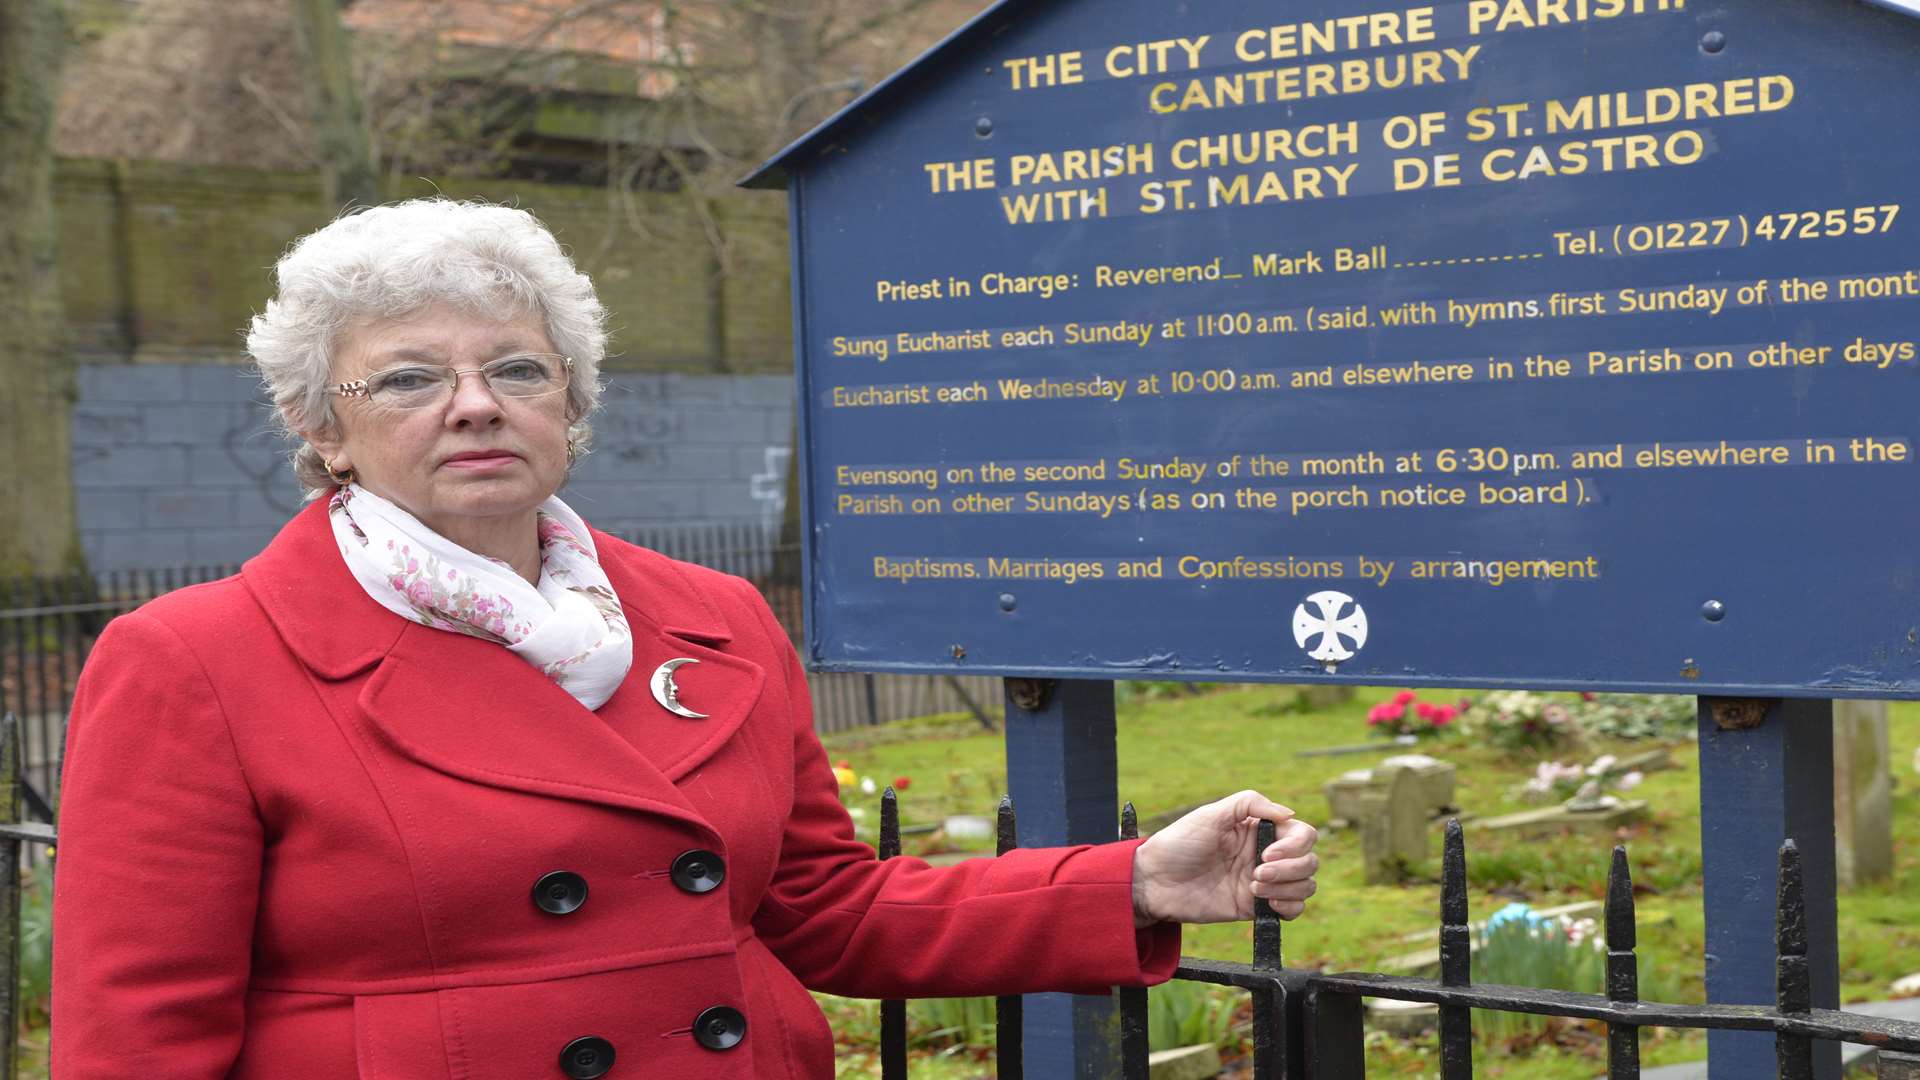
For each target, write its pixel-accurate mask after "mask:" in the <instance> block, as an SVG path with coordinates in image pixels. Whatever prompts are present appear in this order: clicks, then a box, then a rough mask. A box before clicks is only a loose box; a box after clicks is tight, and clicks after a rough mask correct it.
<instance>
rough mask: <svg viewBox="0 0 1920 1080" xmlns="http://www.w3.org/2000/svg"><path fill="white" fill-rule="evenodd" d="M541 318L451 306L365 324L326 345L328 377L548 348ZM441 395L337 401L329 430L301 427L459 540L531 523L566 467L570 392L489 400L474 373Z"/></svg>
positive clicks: (338, 463) (336, 460)
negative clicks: (408, 404) (388, 401)
mask: <svg viewBox="0 0 1920 1080" xmlns="http://www.w3.org/2000/svg"><path fill="white" fill-rule="evenodd" d="M554 351H555V349H554V346H553V342H552V341H550V340H549V339H548V338H547V332H546V328H545V326H544V324H543V323H542V322H541V320H540V319H539V318H538V317H537V316H520V317H516V318H512V319H506V320H501V321H495V320H492V319H489V318H487V317H486V316H484V315H477V314H474V313H471V312H468V311H465V310H462V309H460V308H456V307H453V306H450V305H432V306H429V307H426V308H423V309H421V310H420V311H419V312H416V313H415V314H413V315H410V316H407V317H406V318H402V319H381V320H376V321H373V322H368V323H362V324H360V325H358V326H355V327H353V328H352V329H350V330H349V331H348V332H347V333H345V334H344V335H343V336H342V338H341V340H340V342H339V346H338V348H336V349H335V351H334V359H333V374H332V378H331V380H330V381H331V382H332V383H341V382H346V381H349V380H353V379H363V378H366V377H367V376H369V375H372V374H373V373H375V372H378V371H384V370H386V369H388V368H393V367H401V366H439V367H446V368H455V369H468V368H478V367H480V366H481V365H483V364H485V363H487V362H489V361H491V360H498V359H499V358H501V357H503V356H508V355H511V354H514V353H527V352H533V353H552V352H554ZM458 380H459V381H458V384H457V385H456V386H455V388H454V391H453V394H452V396H451V397H449V398H447V399H446V400H444V401H442V402H440V403H438V404H436V405H429V406H425V407H421V408H412V409H400V408H395V407H392V406H391V405H383V404H382V403H381V400H380V397H379V395H375V396H374V397H373V398H347V397H336V398H335V399H334V416H335V418H336V426H337V431H336V432H335V433H334V435H333V436H332V437H321V436H316V435H314V434H312V433H308V434H307V441H308V442H310V443H312V444H313V446H314V448H315V449H316V450H319V451H320V454H321V456H322V457H324V458H325V459H326V460H327V461H328V462H329V463H331V465H332V467H333V468H334V469H335V470H336V471H340V472H344V471H346V470H348V469H351V470H353V473H354V478H355V479H356V480H357V481H358V482H359V483H360V485H361V486H362V487H365V488H366V489H368V490H369V491H372V492H373V493H374V494H376V495H379V496H381V497H383V498H385V499H387V500H389V501H391V502H393V503H395V504H397V505H399V506H400V507H401V508H402V509H404V510H406V511H407V512H408V513H410V514H412V515H413V516H414V517H416V518H418V519H420V521H421V522H422V523H423V524H425V525H426V526H427V527H428V528H430V529H433V530H434V531H435V532H438V533H440V534H441V535H443V536H447V537H449V538H452V539H455V540H465V539H467V538H477V537H478V536H480V535H483V534H485V533H487V532H489V531H491V530H496V529H502V528H516V527H520V526H522V525H525V524H528V523H530V521H531V518H532V512H533V509H534V508H535V507H537V506H539V505H540V503H542V502H544V501H545V500H546V498H547V497H548V496H550V495H552V494H553V493H554V492H555V491H557V490H559V488H560V484H561V482H562V481H564V480H565V479H566V474H567V426H568V422H569V417H568V404H567V399H568V397H569V395H568V394H567V393H566V392H565V391H562V392H560V393H554V394H548V395H546V396H543V397H533V398H515V397H506V396H499V395H495V394H494V392H493V391H492V390H490V389H489V388H488V386H487V382H486V380H485V379H483V378H481V377H480V374H479V373H478V372H471V373H469V374H464V375H460V376H459V377H458Z"/></svg>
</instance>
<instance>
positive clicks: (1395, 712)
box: [1380, 701, 1407, 720]
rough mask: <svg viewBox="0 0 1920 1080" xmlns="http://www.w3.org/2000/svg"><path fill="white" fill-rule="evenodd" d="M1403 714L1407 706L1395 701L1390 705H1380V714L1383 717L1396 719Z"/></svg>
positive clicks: (1405, 713)
mask: <svg viewBox="0 0 1920 1080" xmlns="http://www.w3.org/2000/svg"><path fill="white" fill-rule="evenodd" d="M1405 715H1407V707H1406V706H1405V705H1402V704H1400V703H1399V702H1397V701H1396V702H1394V703H1393V704H1391V705H1382V706H1380V716H1381V717H1382V718H1383V719H1386V720H1398V719H1400V718H1401V717H1403V716H1405Z"/></svg>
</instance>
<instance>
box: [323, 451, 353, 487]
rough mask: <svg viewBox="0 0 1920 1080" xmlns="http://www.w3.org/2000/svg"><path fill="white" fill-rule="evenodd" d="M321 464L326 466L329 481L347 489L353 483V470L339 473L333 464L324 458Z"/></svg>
mask: <svg viewBox="0 0 1920 1080" xmlns="http://www.w3.org/2000/svg"><path fill="white" fill-rule="evenodd" d="M320 463H321V464H322V465H324V466H326V469H327V479H329V480H331V481H333V482H334V483H336V484H339V485H340V486H341V487H346V486H347V485H348V484H351V483H353V470H352V469H348V470H347V471H346V472H338V471H336V470H335V469H334V467H333V462H331V461H327V460H326V459H324V458H322V459H321V462H320Z"/></svg>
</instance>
